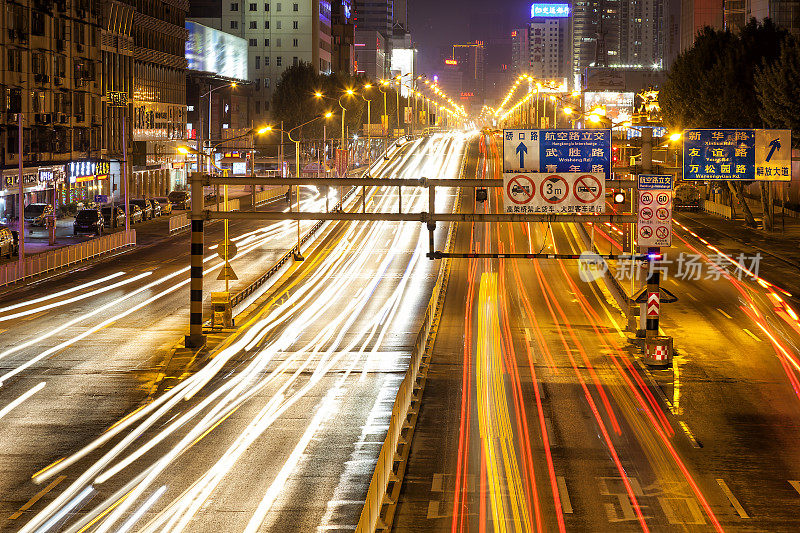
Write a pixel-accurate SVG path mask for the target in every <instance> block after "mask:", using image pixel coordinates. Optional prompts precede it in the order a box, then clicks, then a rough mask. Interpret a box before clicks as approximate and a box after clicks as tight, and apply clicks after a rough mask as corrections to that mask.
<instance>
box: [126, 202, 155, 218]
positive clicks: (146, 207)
mask: <svg viewBox="0 0 800 533" xmlns="http://www.w3.org/2000/svg"><path fill="white" fill-rule="evenodd" d="M131 203H132V204H133V205H135V206H138V207H139V209H141V210H142V220H150V219H151V218H153V206H152V205H150V200H146V199H144V198H134V199H133V200H131Z"/></svg>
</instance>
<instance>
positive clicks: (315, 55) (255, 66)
mask: <svg viewBox="0 0 800 533" xmlns="http://www.w3.org/2000/svg"><path fill="white" fill-rule="evenodd" d="M189 15H190V17H191V20H193V21H195V22H198V23H200V24H203V25H205V26H209V27H212V28H216V29H219V30H222V31H224V32H227V33H231V34H233V35H237V36H239V37H242V38H244V39H246V40H247V47H248V72H249V77H250V81H251V82H252V83H253V84H254V87H253V97H252V99H251V101H250V105H251V106H252V107H251V109H250V117H251V118H252V120H253V121H254V122H257V123H263V122H266V121H267V120H268V118H269V113H270V105H271V101H272V94H273V91H274V89H275V84H276V83H277V82H278V80H279V79H280V76H281V74H282V73H283V71H284V70H286V69H287V68H288V67H291V66H293V65H297V64H299V63H300V62H305V63H309V64H311V65H313V66H314V68H315V69H317V71H319V72H320V73H330V72H331V70H332V59H333V57H332V49H333V43H332V27H331V26H332V21H331V16H332V14H331V2H330V0H310V1H306V2H301V1H299V0H298V1H296V2H291V1H289V2H286V1H281V2H276V1H274V0H261V1H251V0H244V1H242V0H193V1H192V5H191V11H190V13H189Z"/></svg>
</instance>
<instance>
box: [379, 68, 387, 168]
mask: <svg viewBox="0 0 800 533" xmlns="http://www.w3.org/2000/svg"><path fill="white" fill-rule="evenodd" d="M387 85H389V82H388V81H386V80H381V84H380V85H379V86H378V90H379V91H380V92H382V93H383V116H384V117H385V118H386V131H385V132H384V135H383V151H384V157H386V150H387V146H386V144H387V139H388V137H389V115H388V114H387V111H386V91H384V90H383V89H382V87H386V86H387ZM381 126H383V118H381Z"/></svg>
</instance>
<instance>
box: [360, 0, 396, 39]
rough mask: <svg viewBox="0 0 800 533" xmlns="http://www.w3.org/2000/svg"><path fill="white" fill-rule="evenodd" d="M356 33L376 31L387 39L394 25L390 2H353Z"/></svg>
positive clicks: (361, 0) (390, 0) (381, 0)
mask: <svg viewBox="0 0 800 533" xmlns="http://www.w3.org/2000/svg"><path fill="white" fill-rule="evenodd" d="M354 7H355V23H356V31H377V32H380V33H381V34H383V36H384V37H385V38H386V39H388V38H389V37H391V35H392V25H393V24H394V2H393V1H392V0H355V5H354Z"/></svg>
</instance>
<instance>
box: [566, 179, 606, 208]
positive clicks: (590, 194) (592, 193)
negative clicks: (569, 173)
mask: <svg viewBox="0 0 800 533" xmlns="http://www.w3.org/2000/svg"><path fill="white" fill-rule="evenodd" d="M573 187H574V191H573V192H574V194H575V199H577V200H578V201H579V202H581V203H584V204H591V203H592V202H596V201H597V200H599V199H600V196H601V195H602V194H603V184H602V183H600V180H599V179H597V178H595V177H594V176H592V175H591V174H584V175H583V176H581V177H579V178H578V179H576V180H575V184H574V185H573Z"/></svg>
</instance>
